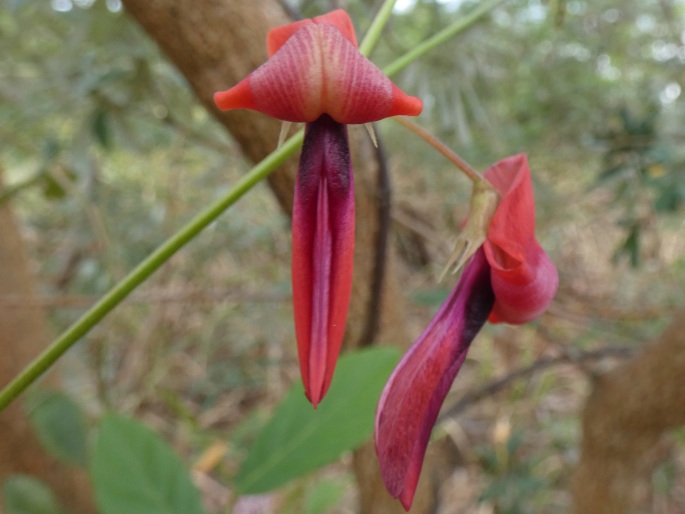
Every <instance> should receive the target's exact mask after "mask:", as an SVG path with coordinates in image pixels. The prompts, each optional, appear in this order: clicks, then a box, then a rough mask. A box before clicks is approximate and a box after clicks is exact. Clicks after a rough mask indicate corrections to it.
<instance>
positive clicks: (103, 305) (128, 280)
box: [0, 130, 304, 411]
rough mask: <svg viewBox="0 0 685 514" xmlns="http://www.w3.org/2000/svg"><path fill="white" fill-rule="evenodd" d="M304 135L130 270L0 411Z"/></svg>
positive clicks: (42, 358)
mask: <svg viewBox="0 0 685 514" xmlns="http://www.w3.org/2000/svg"><path fill="white" fill-rule="evenodd" d="M303 139H304V131H303V130H300V131H299V132H298V133H297V134H295V135H294V136H293V137H291V138H290V139H288V140H287V141H286V142H285V143H284V144H283V146H281V147H280V148H279V149H278V150H276V151H274V152H272V153H271V154H269V155H268V156H267V157H266V158H265V159H264V160H262V161H261V162H260V163H259V164H257V165H256V166H255V167H254V168H252V169H251V170H250V172H249V173H247V174H246V175H244V176H243V177H241V178H240V180H238V181H237V182H236V184H235V185H234V186H233V187H232V188H231V189H230V191H228V192H227V193H226V194H224V195H223V196H222V197H221V198H219V199H218V200H216V201H215V202H214V203H213V204H211V205H209V206H208V207H207V208H206V209H204V210H203V211H201V212H200V213H199V214H198V215H197V216H195V217H194V218H193V219H192V220H190V221H189V222H188V223H187V224H186V225H184V226H183V227H182V228H181V229H180V230H179V231H178V232H176V233H175V234H174V235H173V236H171V237H170V238H169V239H167V240H166V241H165V242H164V243H162V245H161V246H159V247H158V248H157V249H156V250H155V251H154V252H153V253H152V254H150V255H149V256H148V257H147V258H146V259H145V260H143V261H142V262H141V263H140V264H138V266H136V268H134V269H133V271H131V272H130V273H129V274H128V275H127V276H126V277H125V278H124V279H123V280H121V282H119V283H118V284H117V285H116V286H114V288H113V289H111V290H110V291H109V292H108V293H107V294H105V296H103V297H102V299H100V301H99V302H97V303H96V304H95V305H94V306H93V307H91V308H90V309H88V311H87V312H86V313H85V314H83V316H81V317H80V318H79V319H78V320H77V321H76V322H75V323H74V324H73V325H71V326H70V327H69V328H68V329H67V330H66V331H65V332H63V333H62V335H60V336H59V337H58V338H57V339H56V340H55V341H53V343H52V344H51V345H50V346H49V347H48V348H47V349H46V350H45V351H44V352H43V353H42V354H40V355H39V356H38V357H37V358H36V359H35V360H34V361H33V362H31V363H30V364H29V365H28V366H27V367H26V368H25V369H24V370H22V372H21V373H20V374H19V375H18V376H17V377H16V378H15V379H14V380H13V381H12V382H10V383H9V384H8V385H7V386H6V387H5V388H4V389H3V390H2V391H0V411H1V410H3V409H4V408H5V407H6V406H7V405H9V404H10V403H11V402H12V400H14V399H15V398H16V397H17V396H19V394H21V393H22V392H23V391H24V390H25V389H26V388H27V387H28V386H29V385H31V384H32V383H33V382H34V381H36V380H37V379H38V377H40V376H41V375H42V374H43V373H44V372H45V371H47V370H48V369H49V368H50V366H52V364H54V363H55V361H57V359H59V358H60V357H61V356H62V355H63V354H64V352H66V351H67V350H68V349H69V348H71V347H72V346H73V345H74V344H75V343H76V342H77V341H78V340H79V339H80V338H81V337H83V336H84V335H85V334H86V333H87V332H88V331H89V330H90V329H91V328H93V327H94V326H95V325H96V324H97V323H98V322H99V321H100V320H101V319H102V318H104V317H105V316H106V315H107V314H108V313H109V312H110V311H111V310H112V309H114V308H115V307H116V306H117V305H119V304H120V303H121V302H122V301H123V300H124V299H125V298H126V297H127V296H128V295H129V294H130V293H131V292H132V291H133V290H134V289H135V288H136V287H138V286H139V285H140V284H142V283H143V282H144V281H145V280H146V279H147V278H148V277H149V276H150V275H152V273H154V272H155V271H156V270H157V269H159V268H160V267H161V266H162V264H164V263H165V262H166V261H168V260H169V259H170V258H171V256H172V255H174V254H175V253H176V252H177V251H178V250H180V249H181V248H183V247H184V246H185V245H186V243H188V241H190V240H191V239H193V238H194V237H195V236H196V235H197V234H199V233H200V232H201V231H202V230H203V229H204V228H205V227H206V226H207V225H209V224H210V223H212V222H213V221H214V220H215V219H216V218H218V217H219V215H220V214H221V213H223V212H224V211H225V210H226V209H228V208H229V207H230V206H231V205H233V204H234V203H235V202H236V201H237V200H238V199H240V197H242V196H243V195H244V194H245V193H246V192H247V191H249V190H250V189H252V187H253V186H255V185H256V184H257V183H259V182H260V181H261V180H263V179H264V178H266V177H267V176H268V175H269V174H270V173H271V172H272V171H273V170H275V169H276V168H277V167H278V166H280V165H281V164H282V163H283V162H284V161H285V160H286V159H287V158H288V157H290V156H291V155H292V154H293V153H295V151H296V150H297V149H298V148H299V147H300V146H301V145H302V141H303Z"/></svg>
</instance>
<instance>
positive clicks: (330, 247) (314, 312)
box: [292, 115, 354, 407]
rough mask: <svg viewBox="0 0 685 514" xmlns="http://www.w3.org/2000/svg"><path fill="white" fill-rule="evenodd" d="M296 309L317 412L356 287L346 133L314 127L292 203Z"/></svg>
mask: <svg viewBox="0 0 685 514" xmlns="http://www.w3.org/2000/svg"><path fill="white" fill-rule="evenodd" d="M292 227H293V228H292V231H293V257H292V281H293V306H294V311H295V331H296V335H297V346H298V355H299V360H300V372H301V374H302V381H303V383H304V386H305V393H306V395H307V398H309V401H311V402H312V404H313V405H314V406H315V407H316V406H317V404H318V403H319V402H320V401H321V399H322V398H323V397H324V395H325V394H326V391H328V387H329V386H330V383H331V379H332V378H333V371H334V369H335V364H336V361H337V359H338V354H339V353H340V346H341V344H342V338H343V334H344V331H345V321H346V318H347V309H348V306H349V301H350V293H351V288H352V264H353V255H354V191H353V177H352V171H351V166H350V154H349V147H348V142H347V128H346V127H345V126H344V125H341V124H339V123H336V122H335V121H333V120H332V119H331V118H330V117H328V116H326V115H324V116H322V117H321V118H320V119H318V120H317V121H315V122H314V123H310V124H308V125H307V130H306V134H305V141H304V145H303V147H302V156H301V157H300V166H299V172H298V176H297V183H296V186H295V201H294V206H293V225H292Z"/></svg>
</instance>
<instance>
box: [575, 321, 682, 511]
mask: <svg viewBox="0 0 685 514" xmlns="http://www.w3.org/2000/svg"><path fill="white" fill-rule="evenodd" d="M684 424H685V311H683V312H681V313H680V315H678V316H676V318H675V320H674V321H673V322H672V323H671V325H670V326H669V328H668V329H666V331H665V332H664V333H663V334H662V335H661V337H660V338H659V339H657V340H656V341H655V342H653V343H651V344H648V345H646V346H645V348H644V349H643V350H642V351H641V352H640V353H639V354H638V355H637V356H636V357H634V358H632V359H631V360H630V361H629V362H627V363H625V364H623V365H621V366H618V367H617V368H615V369H614V370H612V371H611V372H609V373H608V374H606V375H604V376H602V377H600V378H599V379H598V380H597V382H596V384H595V385H594V388H593V391H592V393H591V394H590V397H589V399H588V401H587V404H586V406H585V411H584V413H583V442H582V446H581V458H580V462H579V463H578V467H577V469H576V473H575V476H574V482H573V502H574V511H573V512H574V513H575V514H631V513H637V512H644V501H645V500H646V498H647V497H648V494H649V484H651V479H650V473H651V471H652V469H653V468H654V465H655V464H656V463H657V460H658V446H659V445H658V443H659V442H660V440H661V439H662V437H663V436H664V434H665V432H666V431H668V430H670V429H672V428H675V427H678V426H681V425H684Z"/></svg>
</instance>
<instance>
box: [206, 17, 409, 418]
mask: <svg viewBox="0 0 685 514" xmlns="http://www.w3.org/2000/svg"><path fill="white" fill-rule="evenodd" d="M267 47H268V51H269V56H270V58H269V60H268V61H266V62H265V63H264V64H263V65H262V66H260V67H259V68H257V69H256V70H255V71H254V72H252V73H251V74H250V75H249V76H248V77H247V78H245V79H244V80H242V81H241V82H240V83H238V84H237V85H236V86H234V87H232V88H231V89H229V90H227V91H222V92H219V93H216V94H215V95H214V101H215V103H216V105H217V106H218V107H219V108H220V109H223V110H229V109H239V108H245V109H253V110H256V111H259V112H262V113H264V114H268V115H269V116H273V117H275V118H278V119H281V120H284V121H291V122H306V123H307V126H306V132H305V141H304V145H303V147H302V155H301V157H300V165H299V171H298V176H297V182H296V185H295V202H294V206H293V259H292V277H293V305H294V311H295V332H296V336H297V346H298V354H299V359H300V372H301V374H302V381H303V383H304V387H305V394H306V395H307V398H309V401H311V402H312V404H313V405H314V406H315V407H316V405H317V404H318V403H319V402H320V401H321V400H322V398H323V397H324V395H325V394H326V391H327V390H328V387H329V386H330V383H331V379H332V377H333V371H334V369H335V363H336V361H337V358H338V354H339V352H340V346H341V344H342V338H343V333H344V330H345V320H346V318H347V309H348V305H349V301H350V292H351V286H352V261H353V254H354V193H353V187H352V184H353V177H352V170H351V166H350V152H349V147H348V143H347V127H346V126H345V124H350V123H370V122H373V121H377V120H380V119H383V118H387V117H389V116H398V115H410V116H416V115H418V114H419V113H420V112H421V108H422V104H421V100H419V99H418V98H415V97H412V96H408V95H406V94H405V93H403V92H402V91H401V90H400V89H399V88H398V87H397V86H396V85H395V84H393V83H392V82H391V81H390V79H388V78H387V77H386V76H385V75H384V74H383V72H382V71H380V70H379V69H378V68H377V67H376V66H375V65H374V64H373V63H371V62H370V61H369V60H368V59H366V58H365V57H364V56H363V55H362V54H361V53H359V51H358V50H357V39H356V37H355V34H354V27H353V26H352V21H351V20H350V17H349V16H348V15H347V13H345V12H344V11H342V10H338V11H333V12H331V13H329V14H326V15H324V16H319V17H317V18H314V19H313V20H303V21H298V22H296V23H291V24H289V25H285V26H283V27H279V28H276V29H273V30H272V31H270V32H269V34H268V36H267Z"/></svg>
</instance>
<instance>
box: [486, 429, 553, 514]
mask: <svg viewBox="0 0 685 514" xmlns="http://www.w3.org/2000/svg"><path fill="white" fill-rule="evenodd" d="M522 444H523V435H522V433H521V432H514V433H513V434H512V435H511V436H510V437H509V439H507V440H506V441H505V442H504V444H501V445H499V446H495V447H493V446H487V447H484V448H483V449H482V450H481V454H480V457H481V459H482V463H483V467H484V470H485V471H486V472H487V473H489V474H491V475H492V478H491V481H490V483H489V484H488V485H487V487H485V489H484V490H483V491H482V492H481V495H480V500H481V501H488V502H490V503H492V504H494V505H495V506H496V512H498V513H501V514H527V513H529V512H536V511H537V510H538V509H536V508H534V506H535V497H536V495H537V494H538V493H540V492H544V491H546V490H548V489H549V486H550V483H549V482H548V480H547V479H541V478H538V477H536V476H535V471H534V469H533V463H532V462H531V461H530V460H528V459H526V458H525V457H524V456H523V455H522Z"/></svg>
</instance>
